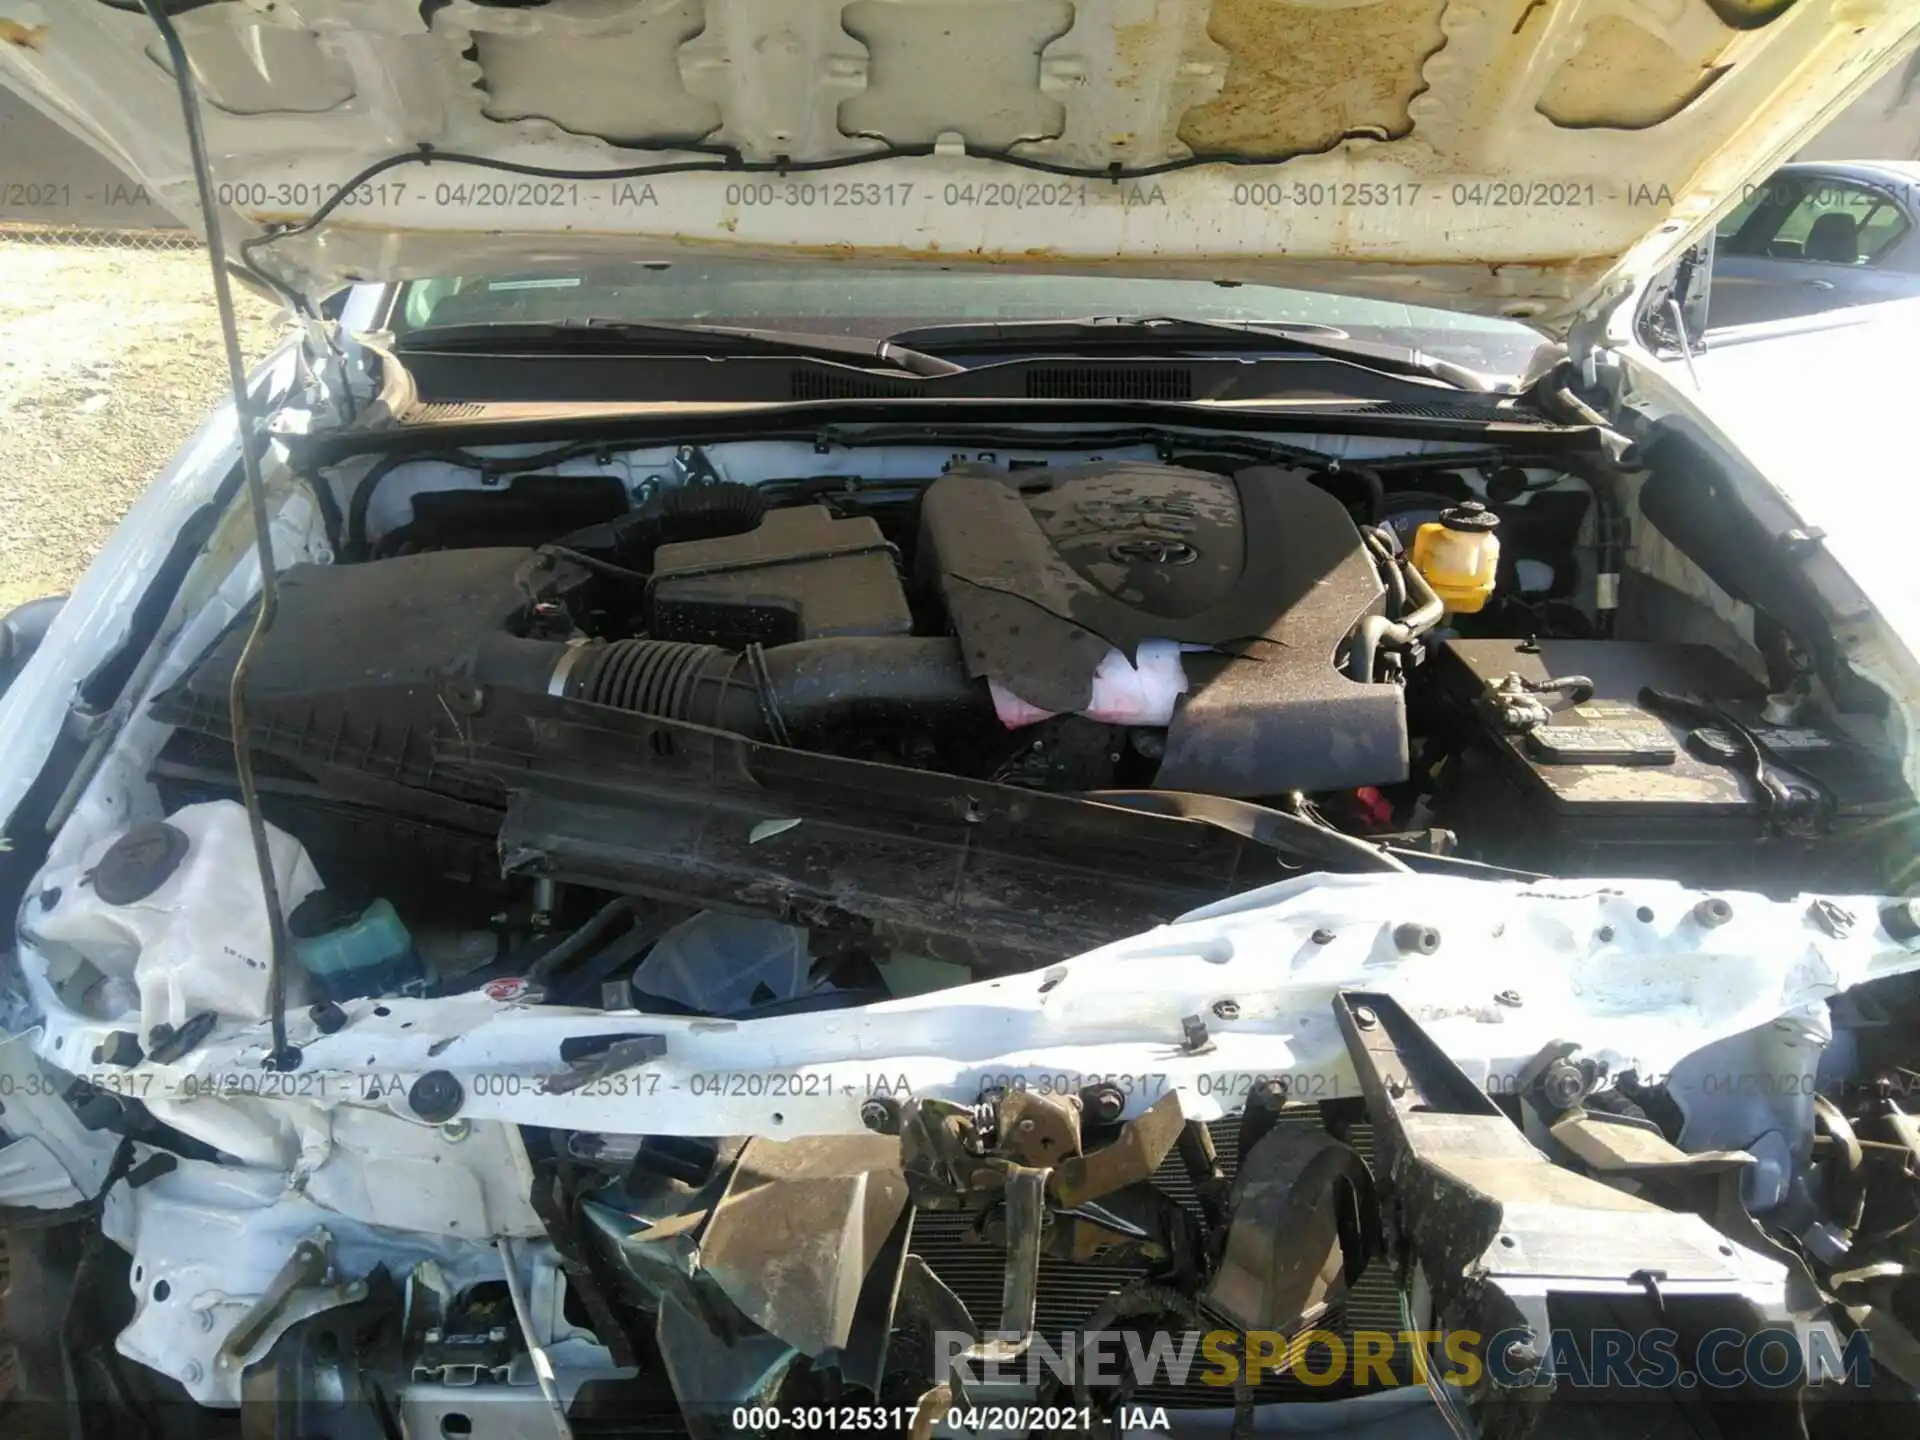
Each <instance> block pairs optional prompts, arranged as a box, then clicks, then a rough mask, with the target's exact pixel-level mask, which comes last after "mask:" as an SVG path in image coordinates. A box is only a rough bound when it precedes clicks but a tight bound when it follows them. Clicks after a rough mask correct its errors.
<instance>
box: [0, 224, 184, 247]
mask: <svg viewBox="0 0 1920 1440" xmlns="http://www.w3.org/2000/svg"><path fill="white" fill-rule="evenodd" d="M0 242H10V243H13V244H16V245H47V246H61V245H72V246H77V247H81V248H89V249H102V248H111V249H119V250H148V251H171V250H200V249H203V248H205V246H204V242H203V241H202V240H201V239H200V237H199V236H198V235H196V234H194V233H193V232H192V231H191V230H148V229H140V230H115V229H107V228H104V227H101V226H97V225H36V224H20V223H14V224H7V223H4V222H0Z"/></svg>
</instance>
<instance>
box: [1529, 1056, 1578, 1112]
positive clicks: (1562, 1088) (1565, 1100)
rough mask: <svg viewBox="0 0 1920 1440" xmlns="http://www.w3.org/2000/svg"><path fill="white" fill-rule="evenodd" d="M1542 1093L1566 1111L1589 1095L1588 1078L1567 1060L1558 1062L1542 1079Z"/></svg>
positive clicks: (1551, 1066)
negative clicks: (1582, 1097) (1583, 1096)
mask: <svg viewBox="0 0 1920 1440" xmlns="http://www.w3.org/2000/svg"><path fill="white" fill-rule="evenodd" d="M1540 1091H1541V1093H1542V1094H1544V1095H1545V1096H1546V1097H1547V1099H1548V1100H1549V1101H1551V1102H1552V1103H1553V1104H1555V1105H1557V1106H1559V1107H1560V1108H1561V1109H1563V1110H1564V1109H1566V1108H1567V1107H1568V1106H1569V1105H1572V1104H1573V1103H1575V1102H1576V1101H1577V1100H1579V1098H1580V1097H1581V1096H1582V1095H1584V1094H1586V1093H1587V1077H1586V1075H1585V1074H1584V1073H1582V1071H1581V1069H1580V1067H1579V1066H1578V1065H1575V1064H1573V1063H1572V1062H1570V1061H1567V1060H1556V1061H1554V1062H1553V1064H1551V1065H1549V1066H1548V1067H1547V1069H1546V1073H1545V1074H1543V1075H1542V1076H1541V1077H1540Z"/></svg>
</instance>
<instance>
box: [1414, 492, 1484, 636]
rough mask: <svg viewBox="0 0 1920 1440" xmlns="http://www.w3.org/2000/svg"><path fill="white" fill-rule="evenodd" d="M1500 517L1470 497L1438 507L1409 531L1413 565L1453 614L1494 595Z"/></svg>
mask: <svg viewBox="0 0 1920 1440" xmlns="http://www.w3.org/2000/svg"><path fill="white" fill-rule="evenodd" d="M1499 526H1500V517H1499V516H1497V515H1495V514H1494V513H1493V512H1492V511H1490V510H1488V509H1487V508H1486V506H1484V505H1482V504H1480V503H1479V502H1478V501H1474V500H1469V501H1466V502H1465V503H1464V504H1460V505H1455V506H1453V507H1452V508H1451V509H1448V510H1443V511H1441V512H1440V518H1439V519H1438V520H1429V521H1428V522H1427V523H1426V524H1424V525H1422V526H1421V527H1420V528H1419V529H1418V530H1417V531H1415V532H1414V536H1413V568H1414V569H1416V570H1418V571H1419V572H1420V574H1421V576H1422V577H1423V578H1424V579H1425V580H1426V582H1427V584H1429V585H1431V586H1432V587H1433V593H1434V594H1436V595H1438V596H1439V597H1440V603H1441V604H1442V605H1445V606H1446V607H1447V610H1448V613H1450V614H1454V615H1471V614H1473V613H1475V612H1476V611H1478V610H1479V609H1480V608H1481V607H1482V606H1484V605H1485V604H1486V603H1487V601H1488V600H1490V599H1491V598H1492V597H1493V580H1494V575H1495V574H1496V573H1497V572H1498V570H1499V568H1500V537H1499V535H1498V534H1496V533H1495V532H1496V531H1497V530H1498V529H1499Z"/></svg>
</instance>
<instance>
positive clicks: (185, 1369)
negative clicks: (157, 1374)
mask: <svg viewBox="0 0 1920 1440" xmlns="http://www.w3.org/2000/svg"><path fill="white" fill-rule="evenodd" d="M206 1373H207V1372H206V1371H204V1370H202V1369H201V1368H200V1362H199V1361H198V1360H189V1361H187V1363H186V1364H185V1365H182V1366H181V1367H180V1383H181V1384H183V1385H198V1384H199V1383H200V1380H201V1377H202V1376H204V1375H205V1374H206Z"/></svg>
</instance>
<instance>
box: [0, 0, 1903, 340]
mask: <svg viewBox="0 0 1920 1440" xmlns="http://www.w3.org/2000/svg"><path fill="white" fill-rule="evenodd" d="M168 8H169V9H171V10H173V11H174V12H176V16H175V18H176V23H177V24H178V27H179V29H180V32H181V35H182V38H183V40H184V42H185V44H186V47H187V50H188V53H189V54H190V56H191V57H192V59H193V62H194V68H195V70H196V72H197V76H198V79H199V82H200V85H201V88H202V94H203V99H204V107H205V124H206V130H207V136H208V144H209V148H210V151H211V157H212V162H213V167H214V171H215V175H216V178H217V181H218V193H219V197H220V199H221V203H222V206H223V216H224V224H225V226H226V229H227V234H228V239H229V240H230V241H231V242H233V243H235V244H238V243H239V242H241V241H245V240H248V239H252V238H255V237H257V236H260V235H262V234H263V233H265V230H266V228H267V227H271V226H276V225H288V224H293V223H297V222H301V221H304V220H306V219H307V218H308V217H309V216H310V215H311V214H312V213H313V211H314V210H315V208H316V207H317V206H319V205H320V204H321V203H322V202H323V201H325V200H326V199H327V198H328V197H329V196H331V195H333V194H334V193H335V192H336V191H337V190H339V189H340V187H341V186H342V184H343V182H346V181H348V180H349V179H351V178H352V177H355V176H356V175H358V174H360V173H361V172H363V171H364V170H365V169H366V168H367V167H369V166H372V165H374V164H376V163H377V162H380V161H382V160H385V159H388V158H390V157H395V156H400V155H406V154H407V153H408V152H413V154H414V156H415V157H418V156H419V155H420V154H421V153H422V151H423V148H424V147H431V148H432V149H434V150H437V151H445V152H451V153H455V154H459V155H463V156H468V157H480V158H482V159H483V160H491V161H500V162H510V163H511V164H512V165H513V166H517V167H523V168H522V169H521V170H520V171H519V172H518V173H514V172H509V171H505V170H501V169H493V168H485V167H483V166H482V165H477V164H473V163H460V162H455V161H451V160H448V161H443V162H438V163H434V164H432V165H423V164H421V163H418V160H417V158H416V159H414V160H409V161H407V162H405V163H401V164H398V165H396V166H394V168H390V169H387V170H385V171H383V172H381V173H380V174H378V175H377V176H374V177H371V178H369V179H367V180H365V181H363V182H362V183H359V184H357V185H355V186H354V188H353V189H352V191H351V193H349V194H348V195H347V196H346V197H345V200H344V202H343V203H342V204H340V205H339V206H338V207H337V208H336V209H335V210H334V212H333V213H332V214H331V215H330V217H329V218H328V219H327V220H326V221H325V222H324V223H323V224H321V225H319V226H318V227H316V228H315V229H313V230H311V231H309V232H306V233H303V234H297V235H290V236H287V237H285V238H283V239H279V240H275V241H273V242H271V243H268V244H265V245H256V246H251V247H248V248H247V249H246V251H245V253H246V255H247V256H248V258H249V262H250V263H251V264H253V265H255V266H257V267H258V268H259V269H260V270H262V271H263V272H265V273H267V274H269V275H273V276H275V277H276V278H278V279H280V280H281V281H282V282H284V283H286V284H288V285H290V286H292V287H294V288H297V289H299V290H301V291H303V292H306V293H308V294H313V293H315V292H317V291H320V290H324V289H327V288H330V287H332V286H334V285H337V284H338V283H340V282H342V281H344V280H347V279H350V278H370V277H386V278H396V277H413V276H422V275H430V274H445V273H467V274H474V273H486V272H501V271H516V272H523V271H528V270H537V269H540V268H542V267H545V266H557V265H571V264H578V263H581V262H583V261H591V260H592V259H593V258H594V257H596V256H603V257H617V258H627V259H630V258H632V257H633V256H634V255H635V253H636V251H638V252H639V253H644V254H646V255H648V256H654V255H660V256H667V255H671V254H674V253H686V252H689V251H697V252H703V253H707V254H713V253H729V254H738V255H747V256H756V257H766V258H779V257H783V256H800V257H806V258H809V259H816V258H819V257H822V256H828V257H845V258H848V259H856V258H857V259H859V260H861V261H863V262H876V261H878V262H886V261H895V260H898V261H903V262H904V261H917V262H931V263H935V264H940V265H952V266H959V265H971V264H991V265H1001V266H1007V265H1011V266H1016V267H1019V268H1022V269H1031V270H1045V269H1062V270H1088V269H1096V268H1097V269H1099V270H1101V271H1104V272H1106V273H1114V272H1115V271H1123V272H1124V273H1128V274H1149V275H1161V276H1185V277H1197V278H1206V279H1215V280H1222V281H1242V282H1249V281H1268V282H1273V283H1282V284H1290V285H1296V286H1303V287H1306V288H1318V289H1325V290H1333V291H1347V292H1352V293H1356V294H1365V295H1372V296H1377V297H1381V298H1385V299H1390V300H1403V301H1412V302H1419V303H1422V304H1427V305H1437V306H1442V307H1451V308H1455V309H1460V310H1469V311H1478V312H1482V313H1486V314H1497V315H1506V316H1512V317H1516V318H1523V319H1528V320H1530V321H1532V322H1533V323H1535V324H1537V325H1538V326H1539V327H1540V328H1541V329H1543V330H1546V331H1548V332H1549V333H1557V332H1561V331H1564V330H1565V329H1566V328H1567V327H1568V326H1569V325H1570V324H1571V323H1572V321H1573V320H1574V319H1575V318H1576V317H1577V316H1578V315H1579V314H1580V313H1581V312H1582V311H1583V310H1586V309H1589V308H1591V307H1593V306H1595V305H1596V304H1598V303H1600V302H1602V301H1604V300H1605V299H1607V298H1608V297H1610V296H1613V295H1616V294H1618V293H1620V292H1621V291H1623V290H1624V289H1626V288H1629V287H1630V286H1631V284H1632V282H1633V281H1634V280H1635V279H1636V278H1637V277H1639V276H1641V275H1643V274H1646V273H1649V272H1650V271H1651V270H1653V269H1655V268H1657V267H1658V266H1659V265H1660V264H1661V263H1663V262H1664V261H1666V260H1667V259H1668V258H1670V257H1671V256H1672V255H1673V254H1675V253H1676V252H1677V250H1678V249H1679V248H1680V247H1681V246H1682V245H1683V243H1684V242H1685V241H1686V239H1687V238H1688V236H1689V235H1690V234H1692V233H1694V232H1697V231H1698V230H1699V228H1700V227H1701V226H1702V225H1703V224H1704V223H1705V222H1706V221H1707V220H1708V219H1709V218H1710V217H1711V215H1712V214H1713V212H1714V211H1715V209H1716V207H1718V206H1719V205H1721V203H1722V202H1723V201H1725V200H1726V199H1727V197H1728V196H1729V195H1730V194H1731V193H1732V192H1734V191H1736V190H1737V189H1738V188H1739V187H1740V186H1741V185H1742V184H1743V183H1745V182H1748V181H1751V180H1753V179H1755V178H1756V177H1759V176H1762V175H1764V174H1765V173H1766V172H1767V171H1768V170H1769V169H1770V168H1771V167H1772V166H1773V165H1775V164H1777V163H1778V162H1780V161H1781V160H1783V159H1785V158H1786V157H1787V156H1788V155H1789V154H1790V153H1791V152H1792V151H1793V149H1794V148H1795V146H1796V145H1798V144H1799V143H1800V142H1801V141H1802V140H1803V139H1804V138H1805V137H1806V136H1807V135H1808V134H1810V133H1811V132H1812V131H1813V130H1814V129H1815V128H1817V127H1818V126H1819V124H1820V123H1821V122H1822V121H1824V120H1825V119H1826V118H1827V117H1828V116H1829V115H1831V114H1832V113H1834V112H1835V111H1836V110H1837V109H1838V108H1840V106H1841V105H1842V104H1844V103H1845V102H1846V100H1847V99H1848V98H1849V97H1850V96H1852V95H1853V94H1854V93H1856V92H1857V91H1858V90H1860V89H1861V88H1863V87H1864V86H1865V85H1867V84H1868V83H1869V82H1870V81H1871V80H1872V79H1873V78H1874V77H1875V76H1876V75H1877V73H1878V72H1879V71H1880V70H1881V69H1882V68H1884V65H1885V63H1887V62H1888V61H1890V59H1891V58H1892V57H1893V56H1894V55H1895V54H1897V53H1898V50H1899V48H1900V44H1901V41H1902V40H1903V38H1905V37H1906V36H1907V35H1908V34H1909V33H1910V32H1911V30H1912V28H1913V26H1914V23H1915V12H1914V11H1913V10H1912V8H1911V7H1909V6H1903V5H1898V4H1876V3H1867V4H1851V5H1845V6H1842V5H1837V4H1834V3H1830V0H1799V3H1793V0H1784V3H1783V0H1666V3H1658V4H1643V5H1632V6H1622V5H1619V4H1616V3H1612V0H1573V3H1566V4H1553V5H1542V4H1540V3H1539V0H1501V3H1498V4H1491V5H1489V4H1479V5H1471V6H1469V5H1466V4H1449V3H1447V0H1374V3H1358V4H1354V3H1345V0H1318V3H1285V0H1085V3H1080V4H1073V3H1070V0H992V3H971V4H962V3H952V0H925V3H921V0H854V3H845V0H781V3H765V0H704V3H703V0H551V3H538V0H535V3H527V4H522V3H518V0H493V3H486V4H479V3H474V0H428V3H426V4H420V3H417V0H283V3H277V4H267V3H260V4H249V3H241V0H168ZM0 38H3V39H4V40H5V41H6V42H7V43H6V44H4V45H0V79H5V80H6V81H8V82H9V83H11V84H13V85H15V86H16V87H18V88H20V89H22V90H23V91H24V92H25V93H26V94H27V95H29V96H30V97H31V98H32V99H33V100H34V101H35V102H36V103H37V104H39V105H41V106H42V107H44V108H45V109H47V110H48V112H49V113H50V114H52V115H53V116H54V117H55V118H57V119H58V120H60V121H61V122H63V123H64V124H66V125H67V126H69V127H70V128H72V129H73V130H74V131H75V132H76V133H78V134H80V135H81V136H82V137H84V138H85V139H87V140H89V141H90V142H91V143H93V144H94V145H96V146H97V147H98V148H99V149H100V150H102V151H103V152H104V153H106V154H107V155H108V156H109V157H111V158H112V159H113V160H114V161H115V162H116V163H118V164H120V165H122V166H124V167H125V168H126V169H127V170H129V171H130V172H131V173H132V174H133V175H134V176H136V177H137V178H138V179H140V180H141V181H143V182H144V183H145V184H146V185H147V186H148V187H149V190H150V193H151V194H152V195H153V196H154V197H155V198H156V199H158V200H160V201H161V202H162V203H164V204H166V205H167V206H168V207H169V208H170V209H172V210H173V211H174V212H175V213H177V214H179V215H181V216H182V217H183V218H189V217H190V218H193V219H195V220H197V207H196V201H195V195H194V187H193V182H192V176H191V173H190V166H189V163H188V159H187V149H186V145H185V142H184V138H183V128H182V124H181V115H180V110H179V105H178V102H177V99H176V96H175V92H174V87H173V82H172V80H171V78H170V76H169V74H168V71H167V69H166V68H165V66H164V64H163V63H162V61H163V57H164V54H165V51H164V48H163V47H162V45H161V44H160V42H159V39H158V36H157V33H156V30H155V27H154V26H153V24H152V23H151V22H150V21H149V20H148V18H147V17H146V15H145V14H143V13H141V11H140V9H139V6H138V4H137V3H136V0H110V3H103V0H0ZM656 166H671V167H676V168H677V173H670V174H651V175H649V174H646V173H643V172H645V171H646V170H648V169H650V168H652V167H656ZM783 166H784V167H787V168H785V169H782V167H783ZM615 170H624V171H625V172H626V177H625V178H623V179H611V178H586V177H588V176H590V175H596V174H598V173H600V172H607V171H615ZM532 172H542V173H532ZM553 172H571V173H573V174H575V175H576V176H578V177H580V178H572V179H566V178H560V177H559V176H558V175H556V174H555V173H553Z"/></svg>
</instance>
